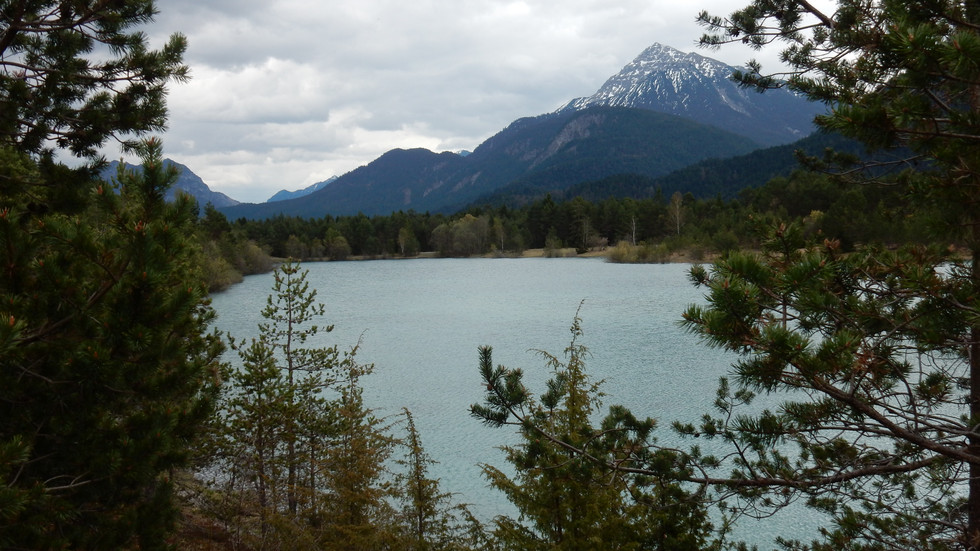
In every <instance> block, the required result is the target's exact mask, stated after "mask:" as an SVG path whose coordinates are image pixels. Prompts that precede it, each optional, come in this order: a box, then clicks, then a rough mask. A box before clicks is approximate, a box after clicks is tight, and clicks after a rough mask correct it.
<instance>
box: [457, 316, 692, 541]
mask: <svg viewBox="0 0 980 551" xmlns="http://www.w3.org/2000/svg"><path fill="white" fill-rule="evenodd" d="M571 331H572V341H571V343H570V344H569V346H568V348H566V350H565V356H566V358H567V360H566V361H562V359H561V358H558V357H556V356H553V355H551V354H548V353H545V352H542V353H541V354H542V355H543V356H544V358H545V360H546V362H547V364H548V366H549V368H550V369H551V371H552V378H551V380H549V381H548V384H547V387H548V390H547V391H546V392H544V393H543V394H542V395H541V396H540V398H539V399H538V400H535V399H534V398H533V397H532V396H531V394H530V393H529V392H528V390H527V389H526V388H525V387H524V384H523V381H522V380H523V373H522V372H521V371H520V370H513V369H508V368H505V367H503V366H497V367H494V366H493V360H492V351H491V349H490V347H481V348H480V373H481V375H482V377H483V381H484V383H485V384H486V387H487V395H486V400H485V402H484V404H483V405H473V406H472V408H471V412H472V414H473V415H474V416H475V417H477V418H479V419H481V420H483V421H484V422H485V423H487V424H488V425H490V426H495V427H500V426H503V425H515V426H517V427H518V430H519V432H520V435H521V438H522V442H521V444H519V445H516V446H507V447H504V448H503V449H504V450H505V451H506V452H507V460H508V461H509V462H510V463H511V465H512V466H513V468H514V469H515V470H516V473H517V474H516V477H514V478H511V477H509V476H508V475H507V474H506V473H505V472H504V471H502V470H500V469H498V468H495V467H493V466H490V465H485V466H484V474H485V475H486V476H487V478H488V479H489V480H490V483H491V485H492V486H493V487H495V488H497V489H499V490H501V491H503V492H504V493H505V494H506V495H507V498H508V499H509V500H510V501H511V502H512V503H513V504H514V505H516V506H517V508H518V511H519V512H520V520H515V519H512V518H508V517H498V518H497V519H496V521H495V522H496V525H497V528H496V530H495V531H494V537H495V538H496V540H497V543H498V544H499V546H500V548H503V549H515V550H518V549H520V550H530V549H568V550H577V549H581V550H586V549H588V550H592V549H659V550H668V549H670V550H675V549H692V550H693V549H703V548H704V547H705V546H706V544H707V535H708V533H709V531H710V524H709V523H708V521H707V517H706V512H705V510H704V508H703V507H702V506H701V504H700V502H699V501H698V500H697V499H696V496H693V495H689V494H688V493H687V492H686V491H684V489H683V488H681V486H680V485H679V484H678V483H677V482H675V481H674V478H673V477H676V476H678V475H679V473H672V472H670V468H669V467H667V468H665V469H664V471H663V472H662V473H659V474H657V475H654V474H652V473H648V476H644V477H631V476H628V475H624V474H623V472H622V471H620V470H617V469H614V468H610V467H609V466H608V465H607V464H620V463H621V462H628V461H630V457H629V453H630V450H632V449H633V447H634V446H635V445H636V441H634V440H632V439H630V438H623V437H622V435H623V434H625V432H621V433H619V435H616V434H613V433H610V432H609V431H607V430H606V427H601V428H596V427H593V426H592V424H591V417H592V416H593V415H594V414H595V412H596V410H597V408H598V407H599V406H600V405H601V402H600V394H599V391H598V386H599V385H598V384H597V383H592V382H591V381H590V380H589V378H588V376H587V375H586V373H585V358H586V356H587V354H588V350H587V349H586V348H585V346H584V345H582V344H580V343H579V339H580V338H581V335H582V331H581V326H580V320H579V319H578V317H577V316H576V318H575V322H574V324H573V325H572V329H571ZM615 409H617V408H614V410H615ZM633 421H634V422H635V423H634V425H633V426H634V428H636V430H638V431H639V432H640V433H642V434H643V435H644V436H646V435H648V433H649V431H650V430H652V429H653V426H654V424H655V423H654V422H653V421H652V420H649V419H648V420H645V421H642V422H639V421H637V420H633ZM661 459H662V460H663V461H664V462H665V463H667V464H669V463H670V461H671V457H670V455H669V454H666V453H664V454H662V457H661ZM522 521H526V522H527V524H526V523H525V522H522Z"/></svg>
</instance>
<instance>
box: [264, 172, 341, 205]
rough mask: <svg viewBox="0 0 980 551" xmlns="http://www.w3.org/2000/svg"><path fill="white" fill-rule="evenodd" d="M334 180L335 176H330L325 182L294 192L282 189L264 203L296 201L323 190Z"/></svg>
mask: <svg viewBox="0 0 980 551" xmlns="http://www.w3.org/2000/svg"><path fill="white" fill-rule="evenodd" d="M336 179H337V176H331V177H329V178H327V179H326V180H324V181H322V182H317V183H315V184H313V185H311V186H307V187H305V188H303V189H297V190H296V191H287V190H285V189H284V190H281V191H279V192H277V193H276V194H275V195H273V196H272V197H269V198H268V199H266V200H265V202H266V203H274V202H276V201H286V200H287V199H298V198H300V197H303V196H306V195H309V194H311V193H313V192H314V191H320V190H321V189H323V188H324V187H326V186H327V185H329V184H330V183H331V182H333V181H334V180H336Z"/></svg>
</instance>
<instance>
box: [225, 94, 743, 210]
mask: <svg viewBox="0 0 980 551" xmlns="http://www.w3.org/2000/svg"><path fill="white" fill-rule="evenodd" d="M758 147H759V146H758V144H755V143H752V142H751V141H749V140H746V139H745V138H743V137H741V136H738V135H736V134H732V133H730V132H725V131H723V130H720V129H718V128H714V127H711V126H707V125H704V124H700V123H697V122H694V121H691V120H689V119H684V118H681V117H676V116H673V115H666V114H663V113H655V112H653V111H648V110H642V109H630V108H624V107H594V108H589V109H583V110H575V111H567V112H564V113H551V114H547V115H541V116H538V117H528V118H524V119H519V120H517V121H515V122H513V123H512V124H511V125H510V126H508V127H507V128H505V129H504V130H502V131H501V132H499V133H498V134H496V135H494V136H493V137H491V138H490V139H488V140H487V141H485V142H483V143H482V144H480V146H479V147H477V148H476V149H475V150H474V151H473V153H471V154H469V155H467V156H465V157H463V156H460V155H457V154H455V153H449V152H444V153H434V152H432V151H429V150H426V149H410V150H403V149H396V150H393V151H389V152H387V153H385V154H384V155H382V156H381V157H379V158H378V159H376V160H375V161H373V162H371V163H370V164H368V165H366V166H363V167H360V168H358V169H356V170H353V171H351V172H349V173H347V174H345V175H343V176H341V177H340V178H338V179H337V180H336V181H334V182H333V183H331V184H330V185H329V186H327V187H325V188H323V189H321V190H320V191H317V192H314V193H311V194H310V195H307V196H305V197H302V198H299V199H290V200H286V201H279V202H276V203H271V204H270V203H264V204H259V205H246V204H243V205H238V206H233V207H228V208H224V209H221V210H222V212H224V213H225V214H226V215H227V216H228V217H229V218H233V219H234V218H238V217H242V216H244V217H246V218H268V217H271V216H274V215H276V214H279V213H283V214H287V215H292V216H304V217H320V216H324V215H325V214H333V215H344V214H356V213H358V212H363V213H364V214H367V215H373V214H390V213H391V212H393V211H398V210H409V209H413V210H416V211H419V212H424V211H443V212H453V211H455V210H458V209H460V208H462V207H464V206H466V205H467V204H469V203H471V202H472V201H474V200H475V199H477V198H479V197H482V196H484V195H486V194H488V193H490V192H492V191H494V190H496V189H499V188H501V187H503V186H506V185H508V184H510V183H512V182H524V183H528V184H530V185H536V186H550V187H557V188H565V187H568V186H571V185H574V184H577V183H579V182H583V181H588V180H595V179H599V178H603V177H605V176H609V175H612V174H620V173H635V174H642V175H647V176H651V177H654V176H661V175H664V174H667V173H669V172H671V171H673V170H677V169H679V168H682V167H684V166H687V165H690V164H692V163H695V162H697V161H700V160H704V159H708V158H713V157H717V158H722V157H731V156H733V155H739V154H743V153H747V152H749V151H751V150H753V149H756V148H758Z"/></svg>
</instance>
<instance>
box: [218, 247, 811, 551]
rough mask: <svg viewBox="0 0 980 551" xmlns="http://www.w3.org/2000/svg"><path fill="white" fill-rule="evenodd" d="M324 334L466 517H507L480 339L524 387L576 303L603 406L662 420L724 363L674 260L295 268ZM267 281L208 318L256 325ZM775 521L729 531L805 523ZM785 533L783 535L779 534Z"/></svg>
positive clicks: (237, 327)
mask: <svg viewBox="0 0 980 551" xmlns="http://www.w3.org/2000/svg"><path fill="white" fill-rule="evenodd" d="M304 267H305V268H307V269H309V277H308V281H309V282H310V284H311V286H312V287H313V288H315V289H317V292H318V295H317V298H318V300H319V301H320V302H322V303H324V304H325V305H326V316H325V317H326V319H325V320H324V322H325V324H333V325H334V326H335V329H334V331H333V332H331V333H329V334H327V335H325V336H324V340H323V341H322V342H320V343H312V344H313V345H331V344H337V345H338V346H340V347H341V348H349V347H350V346H352V345H354V344H355V343H357V342H358V340H360V342H361V347H360V349H359V352H358V358H359V360H360V361H361V363H372V364H374V366H375V371H374V373H373V374H372V375H370V376H368V377H366V378H364V379H363V383H364V388H365V400H366V401H367V403H368V405H369V406H371V407H374V408H376V410H377V411H378V413H379V414H382V415H397V414H398V413H400V412H401V409H402V408H403V407H405V408H408V409H409V410H410V411H411V412H412V414H413V416H414V418H415V423H416V426H417V428H418V430H419V432H420V435H421V438H422V442H423V444H424V446H425V449H426V451H427V452H428V453H429V454H430V455H431V456H432V458H433V459H435V460H436V461H438V462H439V464H438V465H435V466H434V467H433V469H432V473H431V474H432V475H433V476H434V477H436V478H439V479H441V484H442V489H443V491H448V492H454V493H456V494H457V501H458V502H463V503H469V504H471V510H473V512H474V513H475V514H476V515H477V516H478V518H481V519H484V520H488V519H491V518H492V517H493V516H495V515H497V514H500V513H508V514H511V513H513V508H512V507H511V506H510V504H509V503H508V502H507V501H506V499H505V498H504V497H503V495H502V494H500V493H499V492H496V491H494V490H492V489H490V488H488V487H487V484H486V481H485V480H484V479H483V478H482V475H481V471H480V464H481V463H487V464H491V465H494V466H497V467H499V468H506V467H507V463H506V461H505V460H504V455H503V452H501V451H500V450H498V449H497V447H498V446H501V445H504V444H508V443H513V442H514V441H515V438H514V435H513V431H512V430H510V429H507V428H501V429H492V428H488V427H486V426H484V425H483V424H481V423H480V422H479V421H478V420H476V419H474V418H472V417H470V415H469V410H468V408H469V406H470V405H471V404H473V403H478V402H480V401H481V400H482V398H483V385H482V384H481V380H480V375H479V372H478V369H477V367H478V354H477V348H478V347H479V346H481V345H490V346H492V347H493V351H494V363H495V364H503V365H506V366H507V367H512V368H517V367H519V368H522V369H523V370H524V371H525V377H526V380H527V382H528V386H529V387H530V388H531V390H532V391H534V392H535V393H540V391H541V390H543V386H542V383H543V382H544V381H545V380H546V379H547V378H548V370H547V367H546V366H545V365H544V362H543V360H542V359H541V358H540V357H539V356H537V355H536V354H535V353H534V352H533V350H535V349H536V350H545V351H548V352H551V353H553V354H556V355H560V354H561V353H562V351H563V350H564V348H565V347H566V346H567V345H568V343H569V339H570V336H571V333H570V332H569V327H570V326H571V323H572V321H573V318H574V316H575V313H576V311H577V310H578V309H579V305H580V304H581V310H580V312H579V315H580V317H581V319H582V328H583V331H584V336H583V338H582V340H581V341H580V342H581V344H584V345H586V346H587V347H588V349H589V351H590V354H591V356H590V357H589V359H588V361H587V367H588V372H589V373H590V375H591V376H592V377H593V378H594V379H596V380H598V379H602V380H604V381H605V382H604V384H603V386H602V390H603V391H604V392H605V393H606V394H607V397H606V398H605V405H606V406H608V405H611V404H623V405H626V406H628V407H630V408H631V409H632V410H633V412H634V413H636V414H637V415H640V416H652V417H655V418H657V419H658V420H659V421H660V426H661V427H662V428H661V429H660V430H659V432H660V435H659V439H660V441H661V442H662V443H664V442H671V441H674V440H675V439H674V437H673V436H672V434H671V432H670V430H669V425H670V422H671V421H674V420H681V421H696V420H697V419H698V418H699V417H700V416H701V415H702V414H703V413H705V412H708V411H710V409H711V403H712V402H713V400H714V396H715V390H716V388H717V381H718V378H719V377H720V376H722V375H724V374H725V373H726V372H727V370H728V367H729V365H730V363H731V361H732V357H731V356H730V355H726V354H725V353H723V352H722V351H720V350H716V349H710V348H708V347H706V346H704V345H703V344H701V343H700V342H699V340H698V339H697V338H696V337H695V336H693V335H690V334H688V333H686V332H685V331H684V330H683V329H681V328H680V327H679V326H678V323H677V322H678V320H679V319H680V317H681V313H682V312H683V310H684V309H685V307H686V306H687V305H689V304H691V303H694V302H699V301H701V300H703V298H702V293H701V291H699V290H698V289H696V288H694V287H693V286H692V285H691V284H690V283H689V282H688V279H687V271H688V270H689V268H690V266H688V265H683V264H611V263H607V262H605V261H604V260H602V259H594V258H593V259H585V258H574V259H572V258H560V259H546V258H528V259H419V260H381V261H367V262H329V263H310V264H306V265H304ZM271 289H272V276H271V274H265V275H258V276H250V277H247V278H245V281H244V282H243V283H241V284H239V285H236V286H234V287H232V288H231V289H230V290H228V291H225V292H223V293H220V294H217V295H215V296H214V297H213V298H214V302H213V305H214V308H215V310H216V311H217V313H218V322H217V327H218V328H219V329H220V330H222V331H224V332H226V333H228V334H231V335H233V336H235V337H236V338H246V337H251V336H256V335H257V333H258V332H257V327H256V324H257V323H258V322H259V321H260V320H261V316H260V312H261V310H262V308H263V306H264V305H265V299H266V297H267V296H268V295H269V293H270V292H271ZM783 517H784V518H783V519H782V520H773V519H769V520H767V521H761V522H752V523H751V526H749V525H748V524H747V523H746V524H745V525H744V526H742V527H741V528H740V529H739V536H740V537H742V538H743V539H746V540H750V541H752V542H754V543H758V544H760V548H771V545H770V544H771V541H772V538H773V537H774V536H775V535H776V534H781V535H784V536H785V535H791V536H794V537H803V536H804V533H803V532H805V531H808V530H810V529H812V527H813V524H814V523H815V521H814V520H813V519H812V518H810V517H808V516H807V515H806V514H805V512H802V513H801V512H800V511H794V512H791V513H789V514H788V515H783ZM787 529H789V530H790V532H789V533H787V532H786V530H787Z"/></svg>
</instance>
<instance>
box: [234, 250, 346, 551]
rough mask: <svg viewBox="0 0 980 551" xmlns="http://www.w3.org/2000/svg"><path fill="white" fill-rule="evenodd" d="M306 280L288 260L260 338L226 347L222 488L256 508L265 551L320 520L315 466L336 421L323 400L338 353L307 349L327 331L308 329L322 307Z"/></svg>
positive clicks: (331, 349)
mask: <svg viewBox="0 0 980 551" xmlns="http://www.w3.org/2000/svg"><path fill="white" fill-rule="evenodd" d="M307 274H308V272H307V271H306V270H301V269H300V266H299V265H298V264H296V263H293V262H292V261H287V262H286V263H285V264H283V265H281V266H280V267H278V268H277V269H276V270H275V272H274V273H273V278H274V283H273V293H272V294H270V295H269V297H268V299H267V301H266V307H265V308H264V309H263V311H262V317H263V318H264V319H265V320H266V321H264V322H262V323H259V338H258V339H252V340H251V341H249V342H247V343H245V342H236V341H234V340H233V341H232V348H234V349H235V350H236V351H237V352H238V354H239V357H240V359H241V360H242V365H241V368H240V369H236V370H231V371H230V373H229V374H228V379H229V382H228V385H227V393H226V397H225V399H224V401H223V404H222V406H223V407H222V408H221V415H220V418H219V421H218V423H219V429H218V430H219V432H220V434H221V439H220V442H219V450H220V453H219V457H218V458H217V459H218V461H219V463H218V465H219V466H220V467H221V468H223V469H224V470H225V473H224V476H225V477H226V478H225V480H224V481H223V482H224V483H225V488H226V489H227V490H228V491H229V492H230V493H229V495H230V496H233V497H234V496H237V497H238V499H240V500H242V502H243V503H245V504H247V505H249V506H250V507H249V509H251V508H254V509H257V511H258V515H259V519H260V523H259V527H258V536H259V540H258V541H259V544H260V545H262V546H263V547H268V546H272V545H275V544H277V543H276V542H282V541H285V540H286V537H287V536H286V534H290V533H293V534H296V533H307V532H309V527H308V525H307V520H306V519H308V518H311V517H316V516H317V515H318V512H317V511H318V510H319V508H320V505H319V500H320V499H321V498H320V496H319V493H320V492H322V491H324V484H325V483H324V481H323V477H324V475H323V473H322V469H321V468H320V466H319V462H320V461H321V460H322V458H323V457H324V456H325V454H326V453H327V452H326V450H325V447H326V445H327V444H326V443H325V439H326V435H328V434H330V431H331V430H332V428H331V420H330V418H329V416H330V415H333V414H334V413H333V412H332V404H330V403H329V402H328V399H327V397H326V396H325V395H324V394H325V393H326V392H328V391H330V390H331V389H332V388H333V387H332V385H333V383H334V382H335V378H336V376H337V375H336V374H335V373H334V372H335V371H336V370H337V369H339V368H340V367H341V364H343V365H345V366H346V365H347V361H346V359H345V360H341V358H340V357H339V354H338V352H337V348H336V347H332V346H331V347H310V346H307V342H308V340H310V339H313V338H315V337H316V336H317V335H318V334H319V333H321V332H329V331H331V330H332V329H333V326H326V327H321V326H318V325H315V324H314V323H313V322H315V321H316V318H318V317H320V316H322V315H323V311H324V306H323V304H320V303H318V302H316V290H314V289H310V286H309V283H308V282H307V280H306V278H307ZM249 496H252V497H251V498H250V497H249ZM246 510H248V509H246ZM241 521H242V519H240V518H239V519H233V522H235V523H239V522H241Z"/></svg>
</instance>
